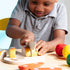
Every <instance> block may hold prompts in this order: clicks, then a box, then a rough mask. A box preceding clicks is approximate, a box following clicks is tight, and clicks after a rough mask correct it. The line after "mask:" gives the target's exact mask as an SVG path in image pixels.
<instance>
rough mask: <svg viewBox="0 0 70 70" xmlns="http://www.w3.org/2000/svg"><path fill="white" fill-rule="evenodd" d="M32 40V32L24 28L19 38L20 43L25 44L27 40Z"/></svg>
mask: <svg viewBox="0 0 70 70" xmlns="http://www.w3.org/2000/svg"><path fill="white" fill-rule="evenodd" d="M31 41H34V34H33V33H32V32H30V31H27V30H25V32H24V34H23V35H22V36H21V38H20V44H21V45H25V44H26V43H28V42H31Z"/></svg>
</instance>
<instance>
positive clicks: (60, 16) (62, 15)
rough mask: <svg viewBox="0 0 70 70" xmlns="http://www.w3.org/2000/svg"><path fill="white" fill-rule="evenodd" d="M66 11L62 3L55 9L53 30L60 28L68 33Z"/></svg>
mask: <svg viewBox="0 0 70 70" xmlns="http://www.w3.org/2000/svg"><path fill="white" fill-rule="evenodd" d="M67 26H68V25H67V12H66V8H65V6H64V5H63V4H62V5H60V6H59V8H58V10H57V17H56V19H55V24H54V27H53V28H54V30H56V29H62V30H65V34H67V33H68V27H67Z"/></svg>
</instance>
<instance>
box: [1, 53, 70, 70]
mask: <svg viewBox="0 0 70 70" xmlns="http://www.w3.org/2000/svg"><path fill="white" fill-rule="evenodd" d="M44 57H45V62H44V64H43V65H42V66H41V67H46V68H47V67H59V68H62V70H70V67H69V66H68V64H67V62H66V59H64V58H63V57H60V56H58V55H57V54H56V53H55V52H51V53H46V54H45V55H44ZM0 70H19V69H18V65H13V64H7V63H4V62H1V61H0Z"/></svg>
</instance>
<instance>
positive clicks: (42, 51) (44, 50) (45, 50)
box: [38, 47, 48, 55]
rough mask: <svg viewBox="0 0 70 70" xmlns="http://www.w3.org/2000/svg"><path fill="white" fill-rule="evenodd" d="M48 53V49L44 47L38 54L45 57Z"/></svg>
mask: <svg viewBox="0 0 70 70" xmlns="http://www.w3.org/2000/svg"><path fill="white" fill-rule="evenodd" d="M47 51H48V49H46V48H45V47H42V48H41V49H40V51H39V53H38V54H39V55H44V54H45V53H46V52H47Z"/></svg>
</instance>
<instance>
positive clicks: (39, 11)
mask: <svg viewBox="0 0 70 70" xmlns="http://www.w3.org/2000/svg"><path fill="white" fill-rule="evenodd" d="M55 2H56V0H29V9H30V11H31V12H32V13H33V14H34V15H36V16H37V17H42V16H45V15H47V14H49V13H50V12H51V10H52V9H53V6H54V3H55Z"/></svg>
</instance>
